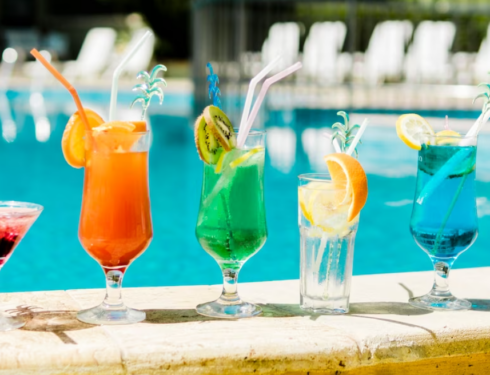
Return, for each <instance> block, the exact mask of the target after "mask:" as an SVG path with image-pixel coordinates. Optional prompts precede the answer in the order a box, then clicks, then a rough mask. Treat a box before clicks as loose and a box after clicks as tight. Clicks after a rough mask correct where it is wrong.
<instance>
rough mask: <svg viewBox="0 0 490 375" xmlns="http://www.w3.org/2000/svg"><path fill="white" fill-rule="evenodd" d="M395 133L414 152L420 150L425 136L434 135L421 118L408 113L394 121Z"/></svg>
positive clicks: (428, 125)
mask: <svg viewBox="0 0 490 375" xmlns="http://www.w3.org/2000/svg"><path fill="white" fill-rule="evenodd" d="M396 133H397V134H398V137H399V138H400V139H401V140H402V141H403V143H405V144H406V145H407V146H408V147H410V148H413V149H414V150H420V149H421V148H422V142H423V140H424V137H425V135H426V134H432V135H434V130H433V129H432V126H430V124H429V123H428V122H427V121H426V120H425V119H424V118H423V117H421V116H419V115H416V114H414V113H409V114H406V115H402V116H400V117H398V120H397V121H396Z"/></svg>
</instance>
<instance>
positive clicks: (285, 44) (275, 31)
mask: <svg viewBox="0 0 490 375" xmlns="http://www.w3.org/2000/svg"><path fill="white" fill-rule="evenodd" d="M299 37H300V29H299V25H298V24H297V23H295V22H284V23H275V24H273V25H272V26H271V28H270V29H269V35H268V37H267V39H266V40H265V41H264V44H263V45H262V63H263V65H264V66H265V65H267V64H268V63H269V62H270V61H272V60H273V59H274V58H275V57H276V56H277V55H281V56H282V60H281V61H280V62H279V64H277V65H276V67H275V68H274V70H273V72H278V71H280V70H282V69H285V68H286V67H288V66H291V65H293V64H294V63H295V62H297V61H298V55H299Z"/></svg>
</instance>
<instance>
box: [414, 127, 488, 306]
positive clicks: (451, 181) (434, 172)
mask: <svg viewBox="0 0 490 375" xmlns="http://www.w3.org/2000/svg"><path fill="white" fill-rule="evenodd" d="M423 139H424V141H423V144H422V149H421V150H420V151H419V153H418V170H417V187H416V190H415V199H414V203H413V210H412V217H411V220H410V231H411V233H412V236H413V238H414V239H415V242H416V243H417V244H418V245H419V246H420V247H421V248H422V250H424V251H425V252H426V253H427V254H428V255H429V257H430V259H431V260H432V263H433V265H434V270H435V280H434V285H433V287H432V290H431V291H430V292H429V293H428V294H426V295H424V296H421V297H415V298H411V299H410V301H409V302H410V304H411V305H413V306H415V307H421V308H426V309H433V310H467V309H469V308H471V303H470V302H469V301H466V300H464V299H459V298H456V297H455V296H453V295H452V294H451V292H450V291H449V286H448V277H449V271H450V269H451V267H452V265H453V263H454V261H455V260H456V259H457V257H458V256H459V255H460V254H461V253H462V252H463V251H465V250H466V249H468V248H469V247H470V246H471V245H472V244H473V242H474V241H475V239H476V237H477V234H478V221H477V212H476V193H475V163H476V143H477V139H476V137H465V138H463V137H458V136H436V135H430V134H426V135H425V136H424V137H423Z"/></svg>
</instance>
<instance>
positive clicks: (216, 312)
mask: <svg viewBox="0 0 490 375" xmlns="http://www.w3.org/2000/svg"><path fill="white" fill-rule="evenodd" d="M196 311H197V313H198V314H201V315H204V316H209V317H211V318H225V319H241V318H251V317H253V316H257V315H260V314H262V309H261V308H260V307H259V306H257V305H254V304H253V303H248V302H242V301H240V302H239V303H236V304H233V305H225V304H222V303H220V302H219V300H217V301H213V302H207V303H202V304H200V305H197V306H196Z"/></svg>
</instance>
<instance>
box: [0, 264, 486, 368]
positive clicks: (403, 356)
mask: <svg viewBox="0 0 490 375" xmlns="http://www.w3.org/2000/svg"><path fill="white" fill-rule="evenodd" d="M489 278H490V268H477V269H465V270H457V271H453V273H452V275H451V285H452V290H453V292H454V293H455V294H456V295H458V296H460V297H465V298H469V299H471V300H472V302H473V303H474V306H475V310H472V311H467V312H450V313H439V312H438V313H432V312H430V311H425V310H418V309H415V308H412V307H411V306H409V305H408V304H407V303H406V301H407V299H408V297H409V295H410V294H412V293H413V294H414V295H418V294H422V293H425V292H427V291H428V289H429V288H430V286H431V285H432V273H430V272H420V273H405V274H387V275H372V276H358V277H355V278H354V281H353V291H352V301H353V302H352V304H351V313H350V314H349V315H346V316H310V315H308V314H305V313H304V312H302V311H301V310H300V309H299V307H298V300H299V296H298V289H299V284H298V281H277V282H266V283H250V284H242V285H241V286H240V292H241V295H242V297H243V298H244V299H246V300H249V301H253V302H257V303H260V304H262V305H263V309H264V315H263V316H262V317H259V318H254V319H248V320H240V321H223V320H214V319H210V318H205V317H201V316H199V315H197V314H196V313H195V311H194V306H195V305H196V304H197V303H200V302H203V301H208V300H211V299H213V298H216V297H217V296H218V295H219V293H220V289H221V287H220V286H195V287H173V288H138V289H126V290H125V292H124V298H125V300H126V302H127V303H128V305H130V306H132V307H135V308H139V309H143V310H145V311H146V312H147V320H146V321H145V322H143V323H140V324H136V325H131V326H105V327H98V326H91V325H88V324H84V323H81V322H78V321H77V320H76V318H75V314H76V311H77V310H78V309H79V308H86V307H90V306H93V305H95V304H96V303H98V302H100V300H101V299H102V296H103V294H104V291H103V290H74V291H67V292H64V291H55V292H35V293H10V294H1V295H0V303H1V304H2V307H8V308H13V307H15V308H16V309H17V311H18V312H20V313H22V314H24V315H25V316H26V318H27V319H29V321H28V323H27V325H26V327H24V328H23V329H21V330H16V331H11V332H5V333H0V375H3V374H16V375H17V374H111V375H112V374H145V375H148V374H161V373H172V374H310V375H313V374H361V375H362V374H366V375H367V374H395V373H402V374H417V375H422V374H439V373H440V374H451V373H455V374H456V373H457V374H460V373H464V374H489V373H490V354H489V353H490V315H489V312H490V300H489V298H490V280H488V279H489Z"/></svg>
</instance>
